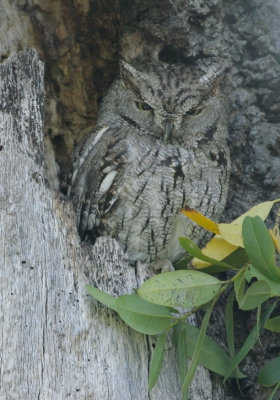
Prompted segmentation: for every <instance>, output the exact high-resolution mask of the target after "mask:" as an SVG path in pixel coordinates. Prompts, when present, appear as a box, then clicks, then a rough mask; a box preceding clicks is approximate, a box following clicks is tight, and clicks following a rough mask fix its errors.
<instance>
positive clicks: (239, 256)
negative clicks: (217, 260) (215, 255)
mask: <svg viewBox="0 0 280 400" xmlns="http://www.w3.org/2000/svg"><path fill="white" fill-rule="evenodd" d="M223 262H225V263H227V264H229V265H232V266H234V267H236V268H238V269H239V268H240V267H242V266H243V265H245V264H246V263H247V262H248V256H247V254H246V252H245V250H244V249H243V248H242V247H238V249H236V250H235V251H234V252H233V253H231V254H230V255H229V256H227V257H226V258H225V259H224V260H223Z"/></svg>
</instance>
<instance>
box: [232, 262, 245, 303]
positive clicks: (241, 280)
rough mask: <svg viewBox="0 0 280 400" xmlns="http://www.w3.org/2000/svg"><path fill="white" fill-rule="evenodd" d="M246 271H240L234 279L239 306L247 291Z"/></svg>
mask: <svg viewBox="0 0 280 400" xmlns="http://www.w3.org/2000/svg"><path fill="white" fill-rule="evenodd" d="M244 274H245V270H243V271H240V273H238V274H237V275H236V277H235V279H234V290H235V296H236V300H237V302H238V305H239V304H240V302H241V300H242V298H243V296H244V290H245V277H244Z"/></svg>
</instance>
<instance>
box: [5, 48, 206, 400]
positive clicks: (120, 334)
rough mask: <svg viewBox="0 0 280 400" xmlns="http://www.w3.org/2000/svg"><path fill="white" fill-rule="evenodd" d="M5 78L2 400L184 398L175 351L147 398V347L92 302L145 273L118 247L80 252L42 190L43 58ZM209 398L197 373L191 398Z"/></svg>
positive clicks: (69, 224)
mask: <svg viewBox="0 0 280 400" xmlns="http://www.w3.org/2000/svg"><path fill="white" fill-rule="evenodd" d="M0 78H1V83H0V145H1V147H0V149H1V152H0V182H1V185H0V260H1V266H0V282H1V291H0V307H1V315H0V318H1V325H0V329H1V335H0V338H1V339H0V374H1V375H0V398H1V400H2V399H3V400H4V399H13V400H14V399H28V400H33V399H66V398H67V399H92V400H93V399H98V400H101V399H112V400H124V399H125V400H129V399H133V400H138V399H139V400H146V399H151V400H153V399H154V400H156V399H171V400H177V399H180V388H179V383H178V374H177V367H176V355H175V353H174V350H170V347H171V346H170V345H169V349H168V350H167V351H166V357H165V358H166V362H165V366H164V370H163V374H162V375H161V378H160V380H159V383H158V385H157V386H156V388H155V389H154V390H153V391H152V392H151V394H148V392H147V376H148V369H149V358H150V352H151V345H150V341H149V340H147V338H146V337H145V336H144V335H140V334H137V333H136V332H134V331H133V330H131V329H130V328H128V327H127V326H126V325H125V324H124V323H122V321H120V319H119V318H118V317H117V316H116V315H115V314H114V313H113V312H111V311H108V310H107V309H106V308H105V307H102V306H99V305H97V303H96V302H95V301H93V300H92V299H91V298H90V296H88V295H87V293H86V290H85V285H86V284H88V283H91V284H95V285H97V286H98V287H100V288H101V289H104V290H107V291H108V292H110V293H112V294H117V295H118V294H121V293H131V292H132V291H133V288H135V287H137V283H138V280H139V279H140V280H142V279H143V275H145V273H146V272H145V267H144V266H143V268H144V269H143V271H140V273H139V271H138V273H136V271H135V269H134V268H133V267H131V266H129V265H128V263H127V261H126V260H125V256H124V254H123V252H122V250H121V249H120V247H119V246H118V244H117V242H116V241H115V240H113V239H109V238H100V239H99V240H98V241H97V243H96V245H95V246H94V247H93V246H89V245H86V244H82V245H81V243H80V239H79V236H78V235H77V232H76V228H75V223H74V221H75V217H74V213H73V210H72V207H71V204H69V203H68V202H67V201H66V200H65V199H62V198H61V196H60V195H59V194H58V193H56V192H54V191H52V190H51V189H50V188H49V187H48V185H47V184H46V182H45V179H44V170H43V135H42V119H43V113H44V87H43V64H42V63H41V62H40V61H39V59H38V55H37V53H36V52H35V51H34V50H27V51H24V52H22V53H19V54H18V55H14V56H12V57H10V58H9V59H8V60H7V61H6V62H4V63H3V64H2V66H1V67H0ZM140 275H142V277H141V276H140ZM211 393H212V386H211V382H210V380H209V376H208V373H207V372H206V371H205V370H203V369H200V370H199V372H198V374H197V379H196V382H195V383H194V384H193V386H192V396H191V397H192V398H193V399H202V398H203V399H211V398H212V394H211Z"/></svg>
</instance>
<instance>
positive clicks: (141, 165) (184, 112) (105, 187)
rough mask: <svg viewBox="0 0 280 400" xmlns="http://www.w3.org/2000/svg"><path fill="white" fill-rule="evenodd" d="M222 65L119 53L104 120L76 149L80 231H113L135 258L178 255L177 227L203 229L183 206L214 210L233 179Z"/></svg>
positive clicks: (187, 231)
mask: <svg viewBox="0 0 280 400" xmlns="http://www.w3.org/2000/svg"><path fill="white" fill-rule="evenodd" d="M223 70H224V69H223V68H222V67H221V66H212V67H211V68H209V69H208V70H207V71H202V70H201V69H199V68H197V67H196V68H194V67H189V68H188V67H185V66H174V65H168V64H163V63H160V62H158V63H146V64H145V63H140V64H138V65H137V66H136V67H133V66H131V65H130V64H128V63H126V62H124V61H122V62H121V64H120V78H118V79H116V81H115V82H114V83H113V84H112V86H111V87H110V89H109V91H108V94H107V95H106V97H105V98H104V99H103V102H102V104H101V107H100V111H99V115H98V122H97V126H96V127H95V129H93V130H92V131H90V132H89V133H88V134H87V135H86V136H85V137H84V138H83V139H82V140H81V142H80V143H79V144H78V146H77V148H76V150H75V152H74V161H73V162H74V165H73V176H72V186H71V197H72V198H73V202H74V206H75V208H76V211H77V219H78V226H79V231H80V234H81V236H82V237H85V236H88V235H90V236H93V237H94V236H95V237H96V236H98V235H105V236H106V235H108V236H111V237H114V238H116V239H117V240H118V242H119V243H120V244H121V246H122V247H123V249H124V250H125V252H126V253H127V254H128V256H129V258H130V260H131V261H134V260H140V261H143V262H152V263H153V262H155V261H158V260H160V259H169V260H170V261H172V262H173V261H176V260H178V259H180V257H181V256H182V255H183V254H184V251H183V250H182V249H181V248H180V245H179V242H178V236H188V237H191V238H193V239H195V240H196V241H200V240H201V239H202V237H203V235H204V233H203V231H202V230H201V229H200V228H199V227H197V226H195V225H194V224H193V223H192V222H190V221H189V220H188V219H187V218H186V217H185V216H184V215H182V214H181V212H180V211H181V209H183V208H185V207H191V208H195V209H197V210H199V211H200V212H202V213H203V214H205V215H207V216H208V217H212V218H214V219H215V220H216V219H218V218H219V216H220V215H221V213H222V211H223V209H224V205H225V201H226V197H227V189H228V175H229V152H228V148H227V144H226V136H227V107H226V101H225V97H224V95H223V91H222V88H221V86H222V85H221V82H222V81H223V80H222V76H223Z"/></svg>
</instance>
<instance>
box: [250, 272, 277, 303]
mask: <svg viewBox="0 0 280 400" xmlns="http://www.w3.org/2000/svg"><path fill="white" fill-rule="evenodd" d="M245 278H246V280H247V281H248V282H250V281H251V279H252V278H257V279H258V281H265V282H266V283H267V284H268V285H269V287H270V291H271V294H272V295H273V296H280V285H279V283H275V282H272V281H271V280H269V279H268V278H267V277H266V276H264V275H262V274H261V273H260V272H258V271H257V270H256V268H254V267H253V265H249V266H248V267H247V268H246V272H245Z"/></svg>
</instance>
